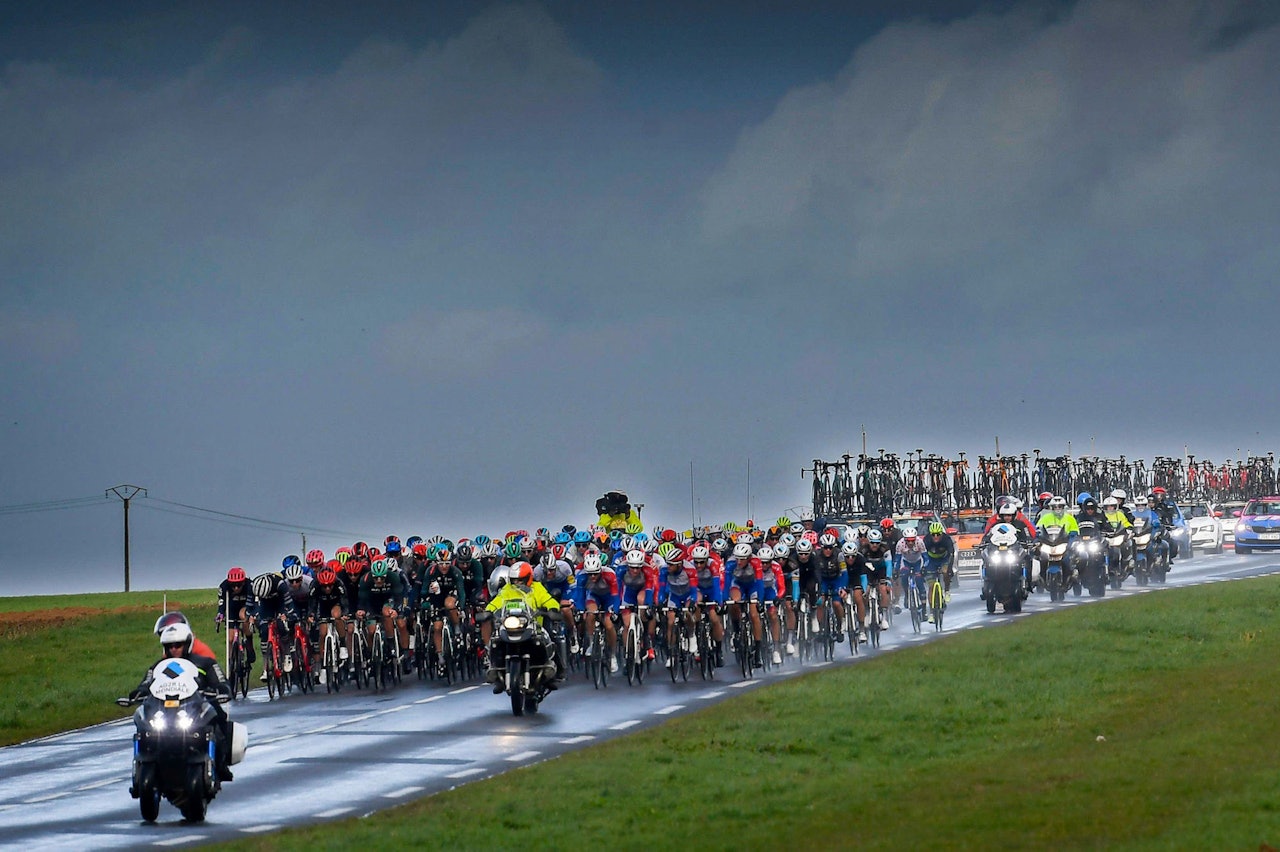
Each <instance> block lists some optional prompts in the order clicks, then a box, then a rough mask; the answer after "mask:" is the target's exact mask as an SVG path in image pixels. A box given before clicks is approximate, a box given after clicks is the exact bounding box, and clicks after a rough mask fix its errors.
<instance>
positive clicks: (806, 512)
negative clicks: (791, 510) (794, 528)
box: [800, 509, 813, 521]
mask: <svg viewBox="0 0 1280 852" xmlns="http://www.w3.org/2000/svg"><path fill="white" fill-rule="evenodd" d="M800 520H802V521H812V520H813V510H812V509H801V510H800Z"/></svg>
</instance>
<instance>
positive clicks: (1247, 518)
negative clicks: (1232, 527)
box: [1236, 497, 1280, 555]
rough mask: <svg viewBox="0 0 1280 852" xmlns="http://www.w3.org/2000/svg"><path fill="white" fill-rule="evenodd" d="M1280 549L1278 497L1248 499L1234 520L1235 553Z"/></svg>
mask: <svg viewBox="0 0 1280 852" xmlns="http://www.w3.org/2000/svg"><path fill="white" fill-rule="evenodd" d="M1254 550H1280V497H1263V498H1262V499H1261V500H1250V501H1249V502H1248V503H1246V504H1245V507H1244V511H1243V512H1241V513H1240V520H1239V521H1237V522H1236V553H1243V554H1246V555H1247V554H1249V553H1251V552H1253V551H1254Z"/></svg>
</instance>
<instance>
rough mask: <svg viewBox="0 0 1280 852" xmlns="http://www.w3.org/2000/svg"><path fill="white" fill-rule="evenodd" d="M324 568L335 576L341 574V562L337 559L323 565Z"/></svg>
mask: <svg viewBox="0 0 1280 852" xmlns="http://www.w3.org/2000/svg"><path fill="white" fill-rule="evenodd" d="M324 567H326V568H328V569H329V570H330V571H332V572H333V573H335V574H341V573H342V561H341V560H339V559H330V560H329V561H328V562H326V563H325V564H324Z"/></svg>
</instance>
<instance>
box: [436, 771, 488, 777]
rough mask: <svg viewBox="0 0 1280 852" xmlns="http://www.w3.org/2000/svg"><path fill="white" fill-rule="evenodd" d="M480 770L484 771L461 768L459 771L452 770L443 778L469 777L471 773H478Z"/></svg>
mask: <svg viewBox="0 0 1280 852" xmlns="http://www.w3.org/2000/svg"><path fill="white" fill-rule="evenodd" d="M482 772H484V770H483V769H463V770H461V771H459V772H452V773H450V774H448V775H446V776H444V777H445V778H469V777H471V776H472V775H479V774H480V773H482Z"/></svg>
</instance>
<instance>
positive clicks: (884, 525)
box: [880, 518, 902, 572]
mask: <svg viewBox="0 0 1280 852" xmlns="http://www.w3.org/2000/svg"><path fill="white" fill-rule="evenodd" d="M880 535H881V536H883V537H884V546H885V548H886V549H888V551H889V557H890V558H891V559H892V560H893V570H894V571H895V572H896V571H897V570H898V564H899V563H900V562H901V561H902V560H901V559H900V558H899V556H898V542H900V541H902V530H900V529H898V525H897V524H895V523H894V522H893V518H882V519H881V520H880Z"/></svg>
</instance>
